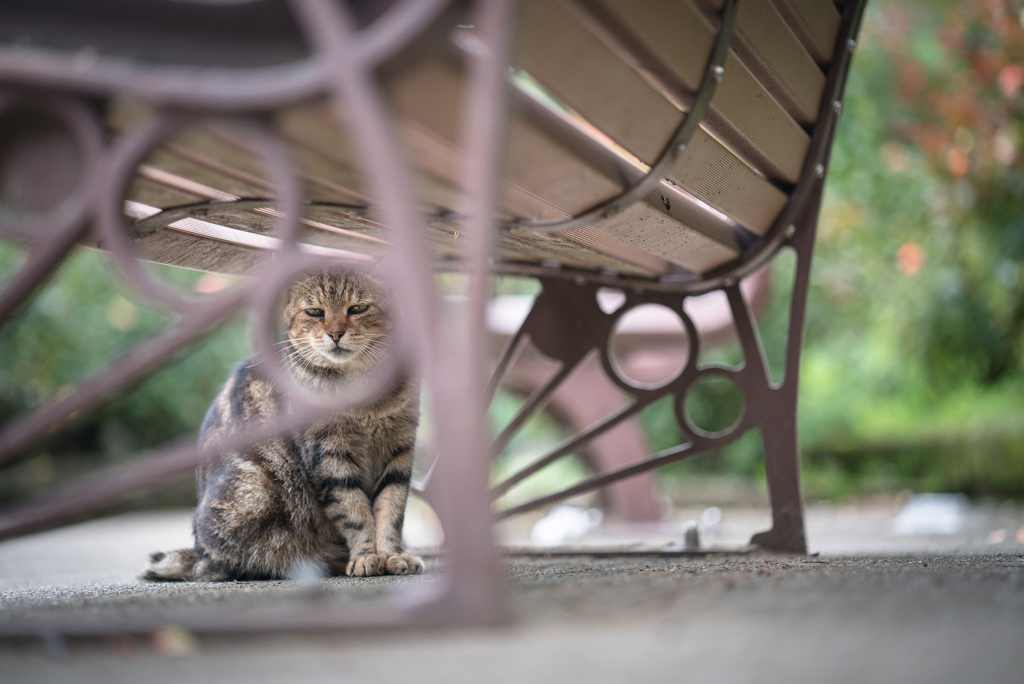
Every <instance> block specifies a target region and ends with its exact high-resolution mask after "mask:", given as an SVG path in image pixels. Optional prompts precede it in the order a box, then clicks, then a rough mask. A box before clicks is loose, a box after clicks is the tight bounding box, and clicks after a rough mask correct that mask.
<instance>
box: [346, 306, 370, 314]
mask: <svg viewBox="0 0 1024 684" xmlns="http://www.w3.org/2000/svg"><path fill="white" fill-rule="evenodd" d="M369 308H370V305H369V304H355V305H353V306H350V307H348V312H349V314H350V315H351V314H361V313H363V312H364V311H366V310H367V309H369Z"/></svg>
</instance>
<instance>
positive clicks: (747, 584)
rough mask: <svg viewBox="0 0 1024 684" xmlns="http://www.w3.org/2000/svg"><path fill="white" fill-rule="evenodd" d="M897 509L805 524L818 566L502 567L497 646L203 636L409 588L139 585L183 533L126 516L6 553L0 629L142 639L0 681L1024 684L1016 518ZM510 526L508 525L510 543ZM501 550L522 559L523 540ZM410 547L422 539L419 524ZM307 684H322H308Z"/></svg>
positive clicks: (429, 636) (436, 637)
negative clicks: (920, 522)
mask: <svg viewBox="0 0 1024 684" xmlns="http://www.w3.org/2000/svg"><path fill="white" fill-rule="evenodd" d="M902 505H903V502H901V501H895V500H890V501H881V502H874V503H871V504H862V505H857V506H849V507H843V506H825V505H818V506H811V507H809V509H808V535H809V539H810V545H811V551H812V552H817V553H818V554H819V555H817V556H810V557H789V556H778V555H768V554H761V553H753V554H748V555H711V556H704V557H694V558H655V557H630V558H600V559H594V558H588V557H571V558H557V557H555V558H550V559H544V558H523V557H518V558H516V557H511V558H509V559H508V560H507V575H508V578H509V583H508V584H509V598H510V602H511V605H512V610H513V619H512V620H511V621H510V623H509V624H508V625H506V626H503V627H495V628H473V629H437V628H431V629H425V628H419V629H402V630H388V631H380V630H374V631H363V632H360V631H358V630H356V631H346V632H335V633H318V634H290V635H284V636H282V635H276V636H269V635H252V634H249V635H243V636H224V635H221V636H210V635H201V634H200V635H197V634H193V633H190V632H186V631H183V630H181V629H179V628H175V627H174V626H173V623H174V620H175V616H178V617H179V618H180V619H181V621H182V622H188V621H195V620H196V619H197V616H199V617H200V618H201V616H202V615H204V614H206V613H204V611H205V612H208V613H210V614H214V613H219V614H224V613H225V612H227V613H231V612H238V611H246V610H251V609H254V608H263V609H268V608H269V609H270V610H274V609H275V607H278V606H280V607H285V606H294V605H296V602H308V603H309V604H310V605H312V604H314V603H315V604H317V605H320V606H324V605H328V606H331V607H332V609H333V608H334V607H336V608H337V610H353V611H360V612H366V611H367V610H369V611H372V610H374V607H375V606H380V605H381V602H382V601H386V600H387V599H388V598H389V597H390V596H391V595H392V592H393V590H395V589H401V588H403V587H415V586H417V585H419V586H423V587H425V586H428V585H430V584H431V583H435V582H437V581H438V578H439V577H440V573H441V570H440V568H439V563H438V562H437V561H434V562H432V563H431V564H430V567H429V571H428V573H427V574H426V575H424V576H420V577H414V578H369V579H347V578H337V579H331V580H327V581H325V582H323V583H322V586H320V587H319V588H311V587H310V586H309V585H305V584H302V583H298V582H293V581H285V582H259V583H248V582H242V583H230V584H215V585H214V584H146V583H140V582H138V581H137V580H136V579H135V576H136V574H137V572H138V569H139V567H140V566H141V563H142V561H143V560H144V558H145V556H146V554H147V553H148V552H149V551H151V550H153V549H159V548H165V549H166V548H174V547H176V546H181V545H185V544H188V543H189V538H188V514H187V513H184V512H183V513H159V514H144V515H143V514H136V515H130V516H121V517H118V518H110V519H106V520H100V521H95V522H92V523H86V524H83V525H79V526H76V527H73V528H67V529H64V530H58V531H54V532H50V533H46V534H41V535H36V536H33V537H27V538H24V539H18V540H13V541H9V542H5V543H3V544H0V629H2V628H3V627H4V626H8V625H11V624H24V623H25V622H26V621H36V620H40V619H46V618H53V617H59V618H68V617H75V618H77V619H81V620H86V621H90V620H94V621H102V620H106V619H110V618H116V619H131V618H133V617H145V616H146V615H151V614H152V612H153V611H154V610H158V611H160V612H161V614H163V615H165V616H170V617H169V618H168V627H166V628H163V629H158V630H156V631H153V632H151V633H149V634H147V635H145V636H127V635H114V636H107V637H101V638H94V639H88V640H74V639H72V640H68V639H64V638H62V637H60V636H59V635H54V634H47V635H43V637H42V638H32V639H23V640H9V641H4V642H0V680H2V681H4V682H22V681H24V682H93V681H95V682H111V683H114V682H122V681H123V682H166V681H197V682H205V681H218V682H219V681H245V682H262V681H268V682H290V681H299V680H304V681H318V680H319V681H350V680H351V681H366V680H368V679H371V680H377V679H381V680H385V681H392V680H396V679H415V680H416V681H420V682H435V681H437V682H463V681H465V682H478V681H487V682H534V681H540V682H544V681H553V682H554V681H558V682H576V681H587V682H606V681H607V682H623V681H637V682H647V681H722V682H746V681H751V682H753V681H757V682H774V681H780V682H781V681H787V682H790V681H815V682H855V681H856V682H861V681H870V682H890V681H891V682H968V681H969V682H1015V683H1019V682H1021V681H1024V675H1022V673H1024V648H1022V646H1024V515H1022V513H1021V511H1020V510H1019V509H1016V508H1013V507H989V508H966V507H965V508H964V510H963V515H962V516H961V519H960V521H959V524H958V525H957V529H956V530H955V531H951V532H950V531H947V532H949V533H947V534H942V535H934V534H932V535H923V534H919V535H914V534H904V535H895V534H894V531H895V530H896V529H897V528H898V523H899V520H900V518H899V517H898V515H897V514H899V512H900V509H901V507H902ZM703 513H704V511H702V510H696V509H695V510H692V511H687V510H682V511H677V512H676V513H675V516H674V517H673V519H672V520H671V521H670V522H669V523H666V524H663V525H660V526H648V527H646V528H635V527H633V528H626V527H624V526H616V525H614V524H612V523H607V524H605V525H602V526H601V527H598V528H595V529H594V530H592V531H591V534H590V535H589V536H588V537H587V538H585V539H584V540H582V541H580V542H578V544H581V545H586V544H591V545H600V546H605V547H606V546H609V545H612V544H620V545H621V544H627V543H632V544H646V545H664V544H665V543H666V542H671V541H676V540H677V538H678V537H679V536H680V534H681V529H682V521H684V520H685V519H688V518H690V517H693V518H695V519H700V516H701V515H702V514H703ZM766 520H767V511H765V510H762V509H756V508H746V509H725V510H724V511H722V515H721V521H720V522H719V524H718V525H715V526H711V527H709V528H707V529H705V538H704V540H705V543H706V544H710V545H720V546H729V545H734V544H736V543H742V541H743V540H745V539H746V538H748V537H749V533H750V532H753V531H756V530H757V529H760V528H761V527H762V526H763V524H764V523H765V522H766ZM517 524H518V525H519V526H518V527H517V526H516V525H517ZM517 524H512V525H507V526H505V527H503V528H502V529H501V535H502V538H503V539H504V540H505V541H507V542H510V543H521V542H522V541H523V539H524V535H526V534H528V532H529V527H528V522H527V523H517ZM413 527H415V525H414V526H413ZM314 678H316V679H314Z"/></svg>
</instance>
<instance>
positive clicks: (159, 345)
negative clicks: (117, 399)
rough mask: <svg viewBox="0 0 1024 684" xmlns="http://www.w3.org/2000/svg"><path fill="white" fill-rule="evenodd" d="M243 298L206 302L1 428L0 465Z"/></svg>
mask: <svg viewBox="0 0 1024 684" xmlns="http://www.w3.org/2000/svg"><path fill="white" fill-rule="evenodd" d="M247 296H248V294H247V293H246V292H237V291H236V292H233V293H230V295H229V296H226V297H222V298H220V299H218V300H215V301H213V302H210V305H209V306H206V307H203V308H198V309H197V310H196V311H194V312H193V313H192V314H191V315H190V316H188V318H186V319H185V320H184V321H183V322H182V323H181V324H180V325H179V326H178V328H177V329H176V330H174V331H173V332H171V333H169V334H167V335H164V336H163V337H158V338H156V339H153V340H150V341H148V342H146V343H143V344H141V345H139V346H137V347H136V348H135V349H134V350H133V351H132V352H131V353H129V354H127V355H126V356H123V357H121V358H119V359H118V360H117V361H115V362H113V363H111V364H110V365H109V366H107V367H106V368H105V369H104V370H102V371H100V372H98V373H96V374H95V375H93V376H92V377H91V378H89V379H88V380H86V381H85V382H84V383H82V384H81V385H79V386H78V388H77V389H76V390H75V392H74V393H73V394H71V395H70V396H68V397H65V398H63V399H60V400H59V401H56V402H54V403H52V404H49V405H46V406H43V407H40V408H38V409H36V410H35V411H34V412H33V413H30V414H28V415H23V416H20V417H18V418H16V419H14V420H12V421H11V422H10V423H8V424H6V425H4V426H3V429H2V431H0V465H3V464H4V463H7V462H8V461H12V460H14V458H15V457H17V456H18V455H19V454H20V453H21V452H22V451H23V450H25V449H26V448H28V447H29V446H31V444H32V443H33V442H35V441H36V440H38V439H40V438H41V437H42V436H43V435H45V434H46V433H47V431H49V430H50V429H51V428H53V426H54V425H58V424H60V423H62V422H63V421H64V420H66V419H67V418H68V416H70V415H71V414H73V413H75V412H77V411H84V410H87V409H89V408H92V407H93V406H95V405H96V404H98V403H100V402H102V401H105V400H106V399H108V398H109V397H110V396H111V395H112V394H113V393H115V392H118V391H120V390H121V389H123V388H125V387H127V386H129V385H131V384H132V383H134V382H137V381H138V380H141V379H142V378H143V377H145V375H146V374H147V373H149V372H150V371H152V370H154V369H155V368H158V367H160V366H161V365H163V364H166V363H169V362H171V361H172V360H173V359H174V354H175V353H176V352H177V351H178V350H180V349H182V348H183V347H185V346H186V345H188V344H191V343H192V342H195V341H196V340H198V339H199V338H200V337H202V336H203V335H205V334H207V333H208V332H210V331H211V330H213V329H214V328H215V327H217V326H218V325H220V324H221V323H223V322H224V321H225V320H226V319H228V318H229V317H230V316H231V315H232V314H234V313H236V312H237V311H238V310H239V309H240V308H241V307H242V306H243V304H244V303H245V300H246V297H247Z"/></svg>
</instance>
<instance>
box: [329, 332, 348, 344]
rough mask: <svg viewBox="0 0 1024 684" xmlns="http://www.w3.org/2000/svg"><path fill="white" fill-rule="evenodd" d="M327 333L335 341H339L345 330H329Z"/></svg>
mask: <svg viewBox="0 0 1024 684" xmlns="http://www.w3.org/2000/svg"><path fill="white" fill-rule="evenodd" d="M327 334H328V335H329V336H330V338H331V339H332V340H334V341H335V342H340V341H341V338H342V337H344V336H345V331H344V330H331V331H329V332H328V333H327Z"/></svg>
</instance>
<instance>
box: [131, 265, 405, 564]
mask: <svg viewBox="0 0 1024 684" xmlns="http://www.w3.org/2000/svg"><path fill="white" fill-rule="evenodd" d="M363 306H366V310H365V311H360V308H361V307H363ZM283 313H284V324H285V328H286V330H287V339H286V341H285V342H284V343H283V345H284V349H285V351H284V352H283V353H284V355H285V358H286V359H287V364H288V369H289V372H290V373H291V375H292V377H294V378H295V379H296V380H298V381H299V383H300V384H303V385H305V386H307V387H309V388H318V389H321V390H322V389H325V388H327V387H329V386H330V385H331V384H332V383H336V382H345V380H346V379H352V378H358V377H359V376H360V375H361V374H365V373H366V372H367V371H370V370H372V369H373V368H374V367H377V366H379V364H380V361H381V360H382V359H383V358H384V357H385V356H386V355H387V354H388V352H389V350H390V348H391V345H390V344H389V342H388V339H389V337H390V336H389V330H390V328H391V320H390V315H391V314H392V312H391V310H390V304H389V300H388V297H387V294H386V291H385V290H384V289H383V288H382V287H381V286H380V284H379V283H378V282H376V281H375V280H374V279H373V278H371V277H368V276H365V275H357V274H345V273H337V272H326V271H325V272H320V273H316V274H314V275H312V276H310V277H308V278H306V279H304V280H302V281H300V282H298V283H297V284H296V285H294V286H293V287H292V288H291V289H290V290H289V292H288V298H287V303H286V305H285V307H284V312H283ZM321 314H322V315H321ZM288 410H289V407H288V406H287V405H286V402H285V400H284V398H283V397H282V396H281V395H280V393H279V392H277V391H275V389H274V388H273V387H272V386H271V384H270V383H269V381H268V380H267V379H266V378H265V377H263V376H262V374H261V373H260V367H259V366H258V365H256V366H253V365H251V362H249V361H243V362H242V363H241V364H240V365H239V366H238V367H237V368H236V369H235V371H234V373H233V374H232V376H231V378H230V379H229V380H228V381H227V384H226V385H225V386H224V389H223V390H222V391H221V393H220V395H219V396H218V397H217V399H216V400H215V401H214V403H213V405H212V406H211V407H210V410H209V411H208V412H207V414H206V419H205V421H204V422H203V426H202V429H201V432H200V440H201V442H202V443H203V444H204V445H205V444H211V443H214V442H216V441H217V440H219V439H221V438H223V437H224V436H225V435H228V434H232V433H235V432H237V431H239V430H245V429H247V428H248V427H251V426H254V425H259V424H263V423H266V422H267V421H271V420H273V419H274V418H275V417H276V416H278V415H280V414H281V413H282V412H286V411H288ZM418 418H419V387H418V383H417V382H416V381H414V380H412V379H410V378H407V377H403V379H401V380H400V381H399V382H397V383H396V384H395V385H394V386H393V387H391V388H390V390H388V391H387V392H386V393H385V394H384V396H382V397H380V398H378V399H377V400H376V401H375V402H374V403H372V404H371V405H368V406H365V407H363V408H360V409H356V410H350V411H347V412H345V413H342V414H339V415H336V416H333V417H332V418H330V419H328V420H322V421H320V422H317V423H315V424H313V425H310V426H309V427H308V428H307V429H306V430H304V431H303V432H300V433H298V434H294V435H291V436H282V437H278V438H274V439H270V440H267V441H265V442H263V443H261V444H259V445H258V446H255V447H252V448H250V449H249V450H248V451H246V452H244V453H226V454H222V455H220V456H219V457H217V458H215V459H212V460H210V461H209V462H207V463H204V464H203V465H202V466H201V467H200V469H199V471H198V494H199V506H198V508H197V509H196V512H195V516H194V518H193V523H192V527H193V533H194V534H195V548H193V549H180V550H178V551H171V552H169V553H154V554H153V555H152V557H151V559H150V564H149V566H148V568H147V569H146V571H145V573H144V575H143V578H144V579H149V580H197V581H219V580H231V579H262V578H280V577H286V576H288V575H289V573H291V572H293V571H294V570H295V569H296V568H297V567H298V565H299V564H300V563H314V564H316V565H318V566H320V567H321V568H322V569H323V571H324V572H325V573H328V574H341V573H342V572H345V573H347V574H349V575H359V576H366V575H381V574H414V573H419V572H421V571H422V570H423V562H422V561H421V560H420V559H419V558H417V557H415V556H413V555H410V554H407V553H405V552H404V551H403V549H402V544H401V542H402V521H403V518H404V516H405V504H406V499H407V497H408V493H409V479H410V477H411V474H412V460H413V445H414V442H415V438H416V425H417V422H418Z"/></svg>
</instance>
